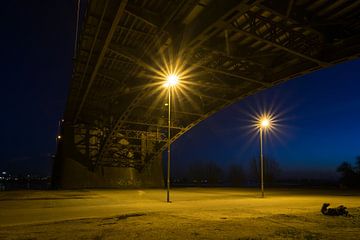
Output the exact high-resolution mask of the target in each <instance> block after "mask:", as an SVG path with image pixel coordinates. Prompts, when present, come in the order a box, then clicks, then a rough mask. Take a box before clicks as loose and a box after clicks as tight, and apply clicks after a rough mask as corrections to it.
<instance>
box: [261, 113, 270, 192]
mask: <svg viewBox="0 0 360 240" xmlns="http://www.w3.org/2000/svg"><path fill="white" fill-rule="evenodd" d="M270 125H271V122H270V119H269V118H267V117H262V118H261V119H260V121H259V133H260V175H261V197H264V156H263V131H265V130H266V129H268V128H270Z"/></svg>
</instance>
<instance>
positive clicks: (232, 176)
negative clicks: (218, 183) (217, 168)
mask: <svg viewBox="0 0 360 240" xmlns="http://www.w3.org/2000/svg"><path fill="white" fill-rule="evenodd" d="M227 178H228V181H229V183H230V184H231V185H233V186H240V185H241V184H242V183H243V182H244V179H245V178H244V171H243V168H242V167H241V166H240V165H237V164H232V165H230V166H229V168H228V172H227Z"/></svg>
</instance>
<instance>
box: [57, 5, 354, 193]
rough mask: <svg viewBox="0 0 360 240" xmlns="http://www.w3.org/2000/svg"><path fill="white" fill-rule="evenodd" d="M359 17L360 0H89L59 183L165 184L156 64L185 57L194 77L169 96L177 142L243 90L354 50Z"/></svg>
mask: <svg viewBox="0 0 360 240" xmlns="http://www.w3.org/2000/svg"><path fill="white" fill-rule="evenodd" d="M359 19H360V1H358V0H353V1H351V0H289V1H285V0H280V1H278V0H276V1H275V0H90V1H89V4H88V6H87V10H86V14H85V18H84V20H83V23H82V24H80V31H79V32H80V34H79V38H78V41H77V44H76V45H77V47H76V54H75V58H74V68H73V75H72V80H71V85H70V90H69V95H68V100H67V105H66V109H65V112H64V120H63V122H62V123H61V139H59V140H58V152H57V155H56V159H55V165H54V179H55V182H56V183H57V184H58V186H61V187H113V186H120V187H138V186H141V187H147V186H148V187H156V186H157V187H158V186H162V184H163V174H162V162H161V161H162V157H161V156H162V151H164V150H165V149H166V141H167V134H168V132H167V131H168V130H167V108H166V106H165V104H166V103H167V102H166V101H167V98H166V94H164V93H163V91H164V89H162V88H161V84H159V82H160V79H159V77H156V74H158V73H159V72H162V71H164V69H166V66H170V68H171V65H174V64H176V63H177V64H179V63H180V66H181V68H182V69H183V71H185V72H187V75H188V77H187V79H186V81H185V80H184V82H186V83H184V85H185V84H188V85H187V86H184V89H182V90H181V91H178V93H177V96H176V97H174V98H173V101H174V102H173V103H172V106H173V108H172V113H171V114H172V116H174V121H172V124H171V142H174V141H176V140H177V139H178V138H179V137H181V136H182V134H184V133H186V132H187V131H189V130H190V129H191V128H192V127H194V126H195V125H196V124H198V123H199V122H201V121H203V120H204V119H206V118H208V117H209V116H210V115H212V114H214V113H216V112H217V111H219V110H220V109H222V108H224V107H226V106H228V105H230V104H233V103H235V102H238V101H240V100H241V99H243V98H245V97H246V96H249V95H252V94H255V93H257V92H259V91H261V90H264V89H267V88H269V87H272V86H274V85H277V84H280V83H282V82H285V81H287V80H289V79H292V78H295V77H297V76H301V75H304V74H307V73H310V72H313V71H316V70H319V69H322V68H325V67H331V66H332V65H335V64H337V63H340V62H343V61H348V60H351V59H355V58H358V57H359V56H360V21H359ZM339 84H341V83H339Z"/></svg>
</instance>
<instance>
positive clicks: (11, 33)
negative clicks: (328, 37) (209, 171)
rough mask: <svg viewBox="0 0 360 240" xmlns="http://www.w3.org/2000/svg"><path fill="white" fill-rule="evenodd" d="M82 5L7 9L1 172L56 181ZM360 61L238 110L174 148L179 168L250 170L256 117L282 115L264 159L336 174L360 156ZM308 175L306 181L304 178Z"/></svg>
mask: <svg viewBox="0 0 360 240" xmlns="http://www.w3.org/2000/svg"><path fill="white" fill-rule="evenodd" d="M74 2H75V1H72V0H57V1H55V0H53V1H45V0H44V1H40V0H37V1H35V0H34V1H25V0H23V1H20V0H14V1H7V2H6V3H3V5H2V8H1V9H0V19H1V23H0V24H1V29H2V34H1V35H2V37H1V39H0V41H1V46H2V49H1V58H0V61H1V65H0V66H1V73H2V77H1V83H2V84H1V90H2V91H1V95H0V104H1V111H2V114H1V116H2V117H1V118H0V124H1V138H0V141H1V142H0V144H1V148H0V170H1V171H4V170H7V171H11V172H14V173H26V172H31V173H33V174H50V172H51V161H52V160H51V159H50V157H49V156H50V155H51V154H52V153H54V152H55V137H56V132H57V124H58V120H59V119H60V118H61V116H62V112H63V111H64V108H65V103H66V96H67V93H68V88H69V82H70V79H71V71H72V56H73V46H74V38H75V37H74V36H75V35H74V33H75V13H76V8H75V3H74ZM359 69H360V61H359V60H355V61H351V62H346V63H343V64H340V65H337V66H334V67H331V68H327V69H324V70H321V71H317V72H314V73H312V74H309V75H306V76H303V77H299V78H297V79H294V80H291V81H289V82H287V83H285V84H282V85H279V86H276V87H273V88H271V89H269V90H266V91H262V92H260V93H259V94H256V95H254V96H251V97H248V98H246V99H244V100H243V101H241V102H239V103H237V104H234V105H232V106H230V107H228V108H226V109H224V110H222V111H220V112H219V113H217V114H216V115H214V116H212V117H211V118H209V119H208V120H206V121H204V122H202V123H201V124H199V125H198V126H196V127H195V128H194V129H192V130H191V131H190V132H189V133H187V134H185V135H184V136H183V137H182V138H180V139H179V140H178V141H177V142H176V143H175V144H174V145H173V168H174V170H175V169H180V170H179V171H175V174H180V172H181V169H185V168H186V166H187V165H188V164H191V163H193V162H197V161H215V162H217V163H219V164H220V165H222V166H224V167H226V166H228V165H229V164H233V163H238V164H246V163H247V162H248V161H249V159H251V158H252V157H253V156H256V155H257V154H258V148H259V147H258V138H256V135H254V132H252V131H251V128H250V127H249V125H250V124H251V122H250V121H251V119H250V117H249V114H250V113H255V111H259V110H260V109H266V110H269V109H270V108H273V109H274V112H275V113H277V114H278V116H279V118H278V121H279V126H278V131H277V132H276V133H270V134H268V135H267V138H266V139H265V140H266V143H265V154H266V155H269V156H271V157H272V158H274V159H276V160H277V161H278V162H279V163H280V166H281V167H282V168H283V169H284V170H287V171H288V172H289V173H290V172H293V171H295V170H300V171H299V172H300V173H302V174H304V175H306V174H308V175H309V174H310V175H311V174H312V175H313V176H318V175H319V172H325V173H326V174H330V172H333V173H334V172H335V169H336V166H337V165H339V164H340V163H341V162H342V161H349V162H353V161H354V159H355V157H356V156H357V155H360V148H359V145H360V140H359V136H360V124H359V119H360V111H359V110H360V90H359V89H360V81H359V76H360V70H359ZM300 173H299V174H300Z"/></svg>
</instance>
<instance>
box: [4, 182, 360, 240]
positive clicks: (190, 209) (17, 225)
mask: <svg viewBox="0 0 360 240" xmlns="http://www.w3.org/2000/svg"><path fill="white" fill-rule="evenodd" d="M165 197H166V192H165V191H164V190H156V189H152V190H77V191H12V192H0V239H18V240H19V239H23V240H25V239H66V240H69V239H94V240H102V239H130V240H131V239H360V193H358V192H351V191H347V190H320V189H307V190H304V189H271V190H267V191H266V197H265V198H260V194H259V192H258V190H257V189H235V188H182V189H173V190H172V192H171V198H172V203H166V202H165ZM324 202H329V203H331V206H338V205H340V204H343V205H345V206H347V207H348V209H349V212H350V214H351V216H349V217H330V216H324V215H322V214H321V213H320V208H321V206H322V204H323V203H324Z"/></svg>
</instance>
